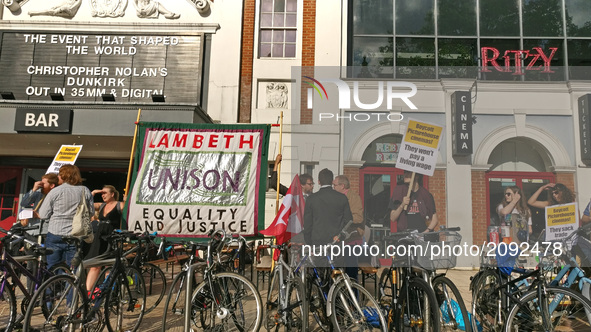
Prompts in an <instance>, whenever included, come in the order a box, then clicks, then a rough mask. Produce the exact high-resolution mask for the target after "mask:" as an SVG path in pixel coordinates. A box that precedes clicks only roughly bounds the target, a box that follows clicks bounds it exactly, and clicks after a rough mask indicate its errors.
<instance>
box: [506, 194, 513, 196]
mask: <svg viewBox="0 0 591 332" xmlns="http://www.w3.org/2000/svg"><path fill="white" fill-rule="evenodd" d="M511 195H513V193H505V196H511Z"/></svg>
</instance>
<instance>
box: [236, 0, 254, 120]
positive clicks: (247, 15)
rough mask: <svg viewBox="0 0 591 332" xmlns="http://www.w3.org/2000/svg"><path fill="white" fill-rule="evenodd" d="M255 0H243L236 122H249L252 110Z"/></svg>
mask: <svg viewBox="0 0 591 332" xmlns="http://www.w3.org/2000/svg"><path fill="white" fill-rule="evenodd" d="M255 4H256V0H244V9H243V13H242V20H243V21H242V55H241V56H240V91H239V92H238V94H239V97H238V100H239V105H238V122H239V123H250V121H251V112H252V109H251V108H252V106H251V105H252V66H253V61H254V49H255V45H254V19H255V17H254V14H255Z"/></svg>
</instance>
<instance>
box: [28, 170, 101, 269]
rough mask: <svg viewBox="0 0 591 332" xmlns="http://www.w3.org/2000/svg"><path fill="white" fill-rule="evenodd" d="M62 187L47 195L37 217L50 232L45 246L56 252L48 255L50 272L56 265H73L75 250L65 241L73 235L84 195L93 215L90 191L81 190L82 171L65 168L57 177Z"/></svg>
mask: <svg viewBox="0 0 591 332" xmlns="http://www.w3.org/2000/svg"><path fill="white" fill-rule="evenodd" d="M58 178H59V184H60V185H59V186H58V187H56V188H54V189H53V190H51V191H50V192H49V194H47V196H46V197H45V200H44V202H43V204H41V208H40V209H39V213H38V214H37V217H39V218H41V219H45V220H47V221H48V223H49V225H48V232H47V238H46V240H45V246H46V247H47V248H49V249H51V250H53V252H52V253H51V254H49V255H47V268H48V269H51V267H52V266H54V265H55V264H57V263H60V262H63V261H65V262H66V264H68V265H70V263H71V261H72V258H73V257H74V254H76V246H74V245H70V244H68V243H66V242H64V240H63V239H62V237H64V236H70V234H71V233H72V222H73V220H74V215H75V214H76V209H77V208H78V205H80V203H81V199H82V193H84V199H86V204H87V206H88V210H90V213H91V215H92V214H94V201H93V199H92V194H91V193H90V190H89V189H88V188H86V187H84V186H82V176H81V175H80V170H79V169H78V167H76V166H75V165H63V166H62V167H60V169H59V173H58Z"/></svg>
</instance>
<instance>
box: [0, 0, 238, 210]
mask: <svg viewBox="0 0 591 332" xmlns="http://www.w3.org/2000/svg"><path fill="white" fill-rule="evenodd" d="M148 2H149V1H148ZM154 4H155V5H154ZM238 4H239V3H238ZM138 6H141V5H138V4H136V1H133V0H129V1H128V0H115V1H106V0H96V1H94V0H93V1H90V0H76V1H51V2H47V1H43V0H28V1H27V0H25V1H23V0H5V1H2V4H1V5H0V46H1V48H0V91H1V92H2V98H0V119H1V121H0V142H1V144H0V221H1V220H6V219H7V218H8V217H10V216H12V215H13V213H14V211H15V210H16V209H17V205H18V200H19V198H20V197H22V195H23V194H24V193H25V192H26V191H27V190H29V189H30V188H31V187H32V186H33V183H34V182H35V181H37V180H40V179H41V176H42V175H43V174H45V172H46V171H47V169H48V167H49V165H50V164H51V161H52V160H53V157H54V156H55V154H56V153H57V152H58V150H59V148H60V146H61V145H63V144H66V145H71V144H75V145H82V146H83V147H82V150H81V153H80V155H79V156H78V160H77V161H76V165H78V166H79V167H80V169H81V171H82V175H83V178H84V179H85V185H87V186H88V187H89V188H91V189H97V188H101V187H102V186H103V185H105V184H111V185H114V186H115V187H116V188H117V189H118V190H119V191H120V192H122V191H123V189H124V188H125V183H126V179H127V176H126V174H127V170H128V162H129V158H130V152H131V147H132V141H133V135H134V130H135V125H134V123H135V122H136V121H137V118H138V113H139V112H138V110H139V109H141V118H140V120H141V121H158V122H160V121H161V122H180V123H212V122H214V121H215V122H226V123H234V122H236V103H234V104H232V103H231V102H230V101H231V100H237V97H236V96H237V94H238V82H239V70H238V69H239V63H240V32H241V29H242V20H241V16H242V7H241V6H236V4H235V3H233V2H231V3H230V2H226V3H224V1H219V2H216V3H215V4H214V3H213V2H211V1H186V0H178V1H166V3H164V2H162V3H157V2H153V3H152V4H151V5H150V6H148V7H145V8H139V7H138ZM95 199H97V198H96V197H95Z"/></svg>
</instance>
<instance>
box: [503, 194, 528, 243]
mask: <svg viewBox="0 0 591 332" xmlns="http://www.w3.org/2000/svg"><path fill="white" fill-rule="evenodd" d="M525 202H526V198H525V194H524V193H523V192H522V191H521V188H519V187H517V186H510V187H507V188H505V195H504V197H503V199H502V200H501V202H500V203H499V205H498V206H497V213H498V214H499V217H500V220H501V223H504V224H505V225H504V227H509V229H510V232H508V233H509V240H508V241H509V242H511V241H514V242H516V243H517V244H520V243H521V242H527V240H528V238H529V236H530V235H531V234H532V219H531V211H530V210H529V207H528V206H527V204H526V203H525ZM501 227H503V226H501Z"/></svg>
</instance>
